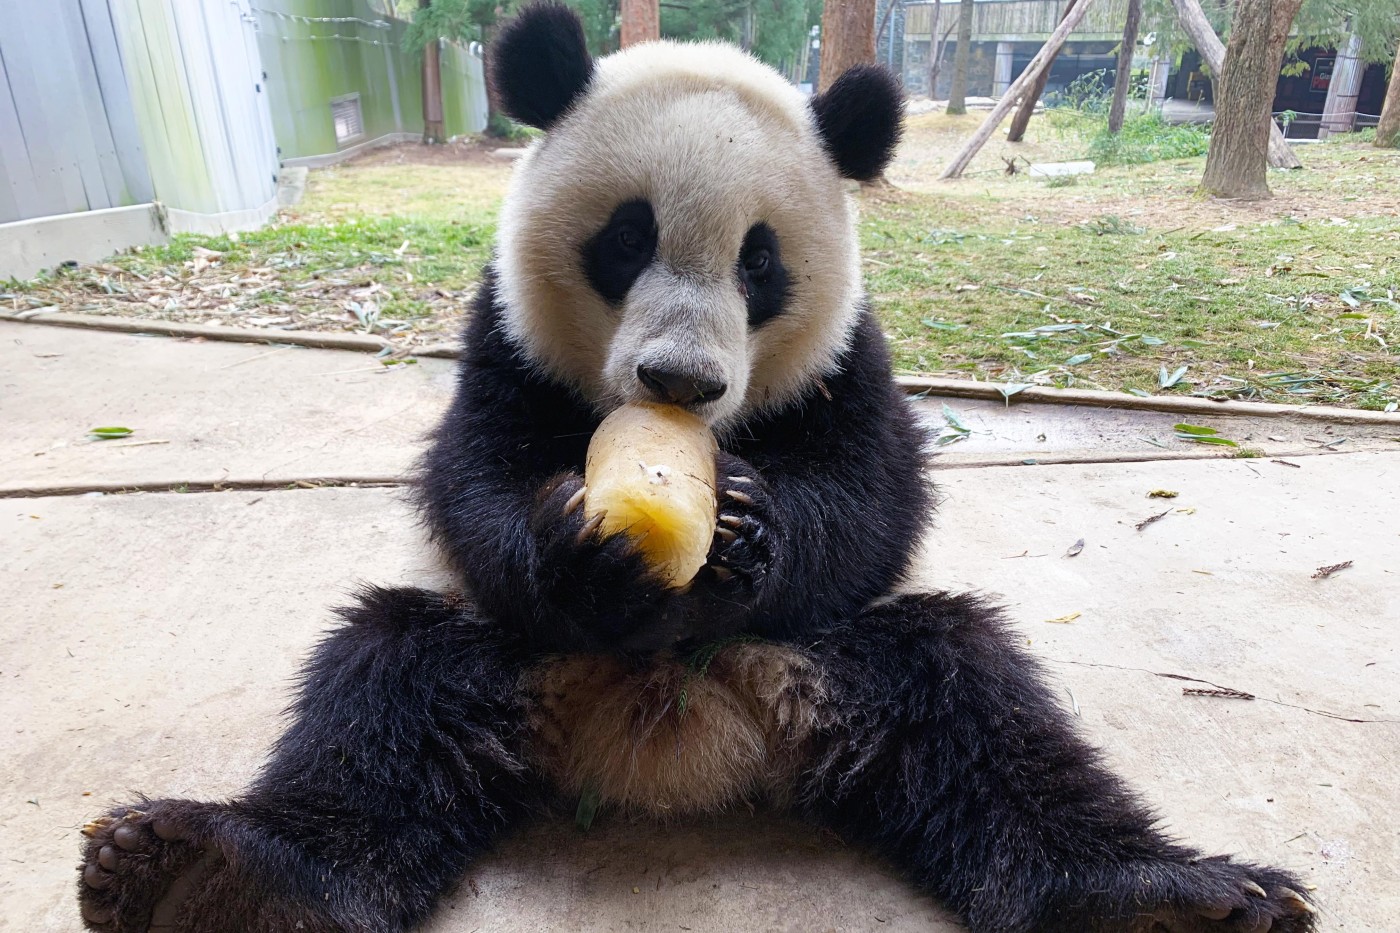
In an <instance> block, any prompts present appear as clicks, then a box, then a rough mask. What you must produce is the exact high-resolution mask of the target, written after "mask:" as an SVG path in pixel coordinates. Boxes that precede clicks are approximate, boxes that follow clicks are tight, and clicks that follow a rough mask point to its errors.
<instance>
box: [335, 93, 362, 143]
mask: <svg viewBox="0 0 1400 933" xmlns="http://www.w3.org/2000/svg"><path fill="white" fill-rule="evenodd" d="M331 119H332V120H334V121H335V141H336V143H337V144H339V145H344V144H345V143H348V142H351V141H352V140H356V139H359V138H360V137H361V136H363V135H365V121H364V118H363V117H362V116H361V114H360V95H359V94H346V95H345V96H344V97H334V98H331Z"/></svg>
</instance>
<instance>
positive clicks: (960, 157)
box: [938, 0, 1094, 180]
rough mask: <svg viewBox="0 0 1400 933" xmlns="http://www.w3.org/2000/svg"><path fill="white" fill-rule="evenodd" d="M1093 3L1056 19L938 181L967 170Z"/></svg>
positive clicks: (1082, 1)
mask: <svg viewBox="0 0 1400 933" xmlns="http://www.w3.org/2000/svg"><path fill="white" fill-rule="evenodd" d="M964 2H966V0H964ZM1093 2H1094V0H1080V2H1079V3H1077V4H1075V6H1074V9H1073V10H1068V11H1066V12H1065V16H1064V18H1063V19H1061V20H1060V25H1058V26H1056V27H1055V31H1054V32H1053V33H1051V34H1050V38H1049V39H1047V40H1045V45H1043V46H1041V48H1040V51H1039V52H1036V53H1035V58H1032V59H1031V62H1030V64H1029V65H1027V66H1026V70H1025V71H1023V72H1021V76H1020V77H1019V78H1017V79H1016V80H1015V81H1013V82H1011V87H1009V88H1007V89H1006V93H1005V94H1003V95H1001V100H999V101H997V103H996V106H995V107H993V108H992V112H991V113H990V114H988V115H987V119H986V120H984V121H982V125H981V126H980V127H978V128H977V132H976V133H973V134H972V138H971V139H969V140H968V141H967V142H966V143H965V144H964V145H963V147H962V150H961V151H960V152H959V153H958V154H957V155H956V156H954V157H953V161H952V162H950V163H948V167H947V168H945V169H944V170H943V174H942V175H939V176H938V177H939V179H940V180H942V179H948V178H957V177H958V176H959V175H961V174H962V173H963V169H965V168H967V165H968V163H969V162H971V161H972V157H973V156H975V155H977V152H978V150H980V149H981V148H982V147H983V146H984V145H986V143H987V140H988V139H989V138H990V137H991V135H992V133H993V132H995V131H996V128H997V127H998V126H1000V125H1001V121H1002V120H1004V119H1006V115H1007V113H1009V112H1010V111H1011V108H1012V106H1013V105H1014V104H1015V103H1016V100H1017V98H1019V97H1020V96H1021V95H1023V94H1026V93H1028V92H1029V90H1030V87H1031V85H1032V84H1034V83H1035V82H1036V80H1037V79H1038V78H1039V77H1040V76H1041V74H1042V73H1043V72H1045V71H1048V70H1049V68H1050V63H1051V62H1052V61H1054V60H1055V56H1056V55H1058V54H1060V49H1061V48H1063V47H1064V44H1065V40H1066V39H1068V38H1069V34H1070V33H1071V32H1073V31H1074V27H1076V26H1078V25H1079V22H1080V20H1082V19H1084V14H1085V13H1087V12H1089V7H1090V5H1091V4H1092V3H1093Z"/></svg>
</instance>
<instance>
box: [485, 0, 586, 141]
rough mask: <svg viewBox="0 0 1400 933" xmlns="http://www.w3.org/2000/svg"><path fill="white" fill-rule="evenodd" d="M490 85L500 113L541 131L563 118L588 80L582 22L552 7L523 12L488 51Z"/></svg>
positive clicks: (539, 5)
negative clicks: (504, 113) (501, 111)
mask: <svg viewBox="0 0 1400 933" xmlns="http://www.w3.org/2000/svg"><path fill="white" fill-rule="evenodd" d="M490 65H491V86H492V88H493V89H494V91H495V93H496V99H497V101H498V103H499V104H500V107H501V109H502V110H504V111H505V112H506V113H508V114H509V115H510V116H512V117H514V118H515V119H516V120H518V121H520V122H521V123H524V124H527V125H529V126H533V127H535V128H536V129H541V130H547V129H549V128H550V127H551V126H553V125H554V124H555V123H557V122H558V121H559V119H560V118H561V117H562V116H564V114H566V113H568V111H569V108H570V107H572V106H573V105H574V101H576V100H578V99H579V97H581V96H582V95H583V92H584V91H585V90H587V89H588V83H589V82H590V81H591V80H592V79H593V59H592V58H591V57H590V56H589V54H588V44H587V42H586V41H585V40H584V37H583V23H582V22H581V21H580V20H579V18H578V16H577V15H576V14H575V13H574V12H573V11H572V10H570V9H569V8H568V7H566V6H563V5H561V4H558V3H553V2H543V3H536V4H534V5H532V6H529V7H526V8H525V9H524V10H523V11H522V12H521V13H520V15H519V16H517V17H515V18H514V19H512V20H511V21H510V22H509V23H507V24H506V25H505V26H504V27H503V28H502V30H501V34H500V36H499V37H498V38H497V39H496V41H495V42H494V43H493V44H492V46H491V52H490Z"/></svg>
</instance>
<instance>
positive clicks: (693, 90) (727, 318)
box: [491, 4, 902, 427]
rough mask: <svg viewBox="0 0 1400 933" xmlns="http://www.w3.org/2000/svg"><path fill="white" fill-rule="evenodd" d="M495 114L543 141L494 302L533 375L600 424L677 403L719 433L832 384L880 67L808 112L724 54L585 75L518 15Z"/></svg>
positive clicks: (889, 147) (570, 49) (502, 61)
mask: <svg viewBox="0 0 1400 933" xmlns="http://www.w3.org/2000/svg"><path fill="white" fill-rule="evenodd" d="M491 67H492V78H493V84H494V87H495V91H496V94H497V96H498V100H499V102H500V104H501V106H502V108H503V109H504V110H505V111H506V112H507V113H508V114H510V115H511V116H512V117H514V118H515V119H516V120H519V121H520V122H522V123H526V124H528V125H531V126H534V127H537V128H539V129H541V130H544V131H545V135H544V136H543V137H542V138H541V139H539V140H537V141H536V142H535V143H534V145H533V146H531V148H530V150H529V151H528V153H527V154H526V155H525V156H524V157H523V158H522V159H521V160H520V162H519V163H518V164H517V167H516V171H515V174H514V177H513V179H512V182H511V186H510V189H509V192H508V194H507V196H506V201H505V204H504V207H503V208H502V212H501V219H500V233H499V240H498V244H497V256H496V273H497V293H496V295H497V299H498V301H499V302H500V304H501V305H502V307H503V309H504V310H503V317H504V320H503V324H504V326H505V328H506V330H507V333H508V334H509V335H510V337H511V339H512V341H513V342H514V343H515V344H516V345H517V347H519V348H520V350H521V351H522V352H523V353H524V354H525V356H526V357H527V358H528V360H529V362H530V364H531V365H532V366H533V367H535V368H536V369H537V370H539V371H541V372H543V373H545V374H547V375H548V376H550V377H552V378H553V379H555V380H556V381H559V382H562V383H564V384H566V385H568V386H570V387H571V388H573V389H574V390H576V391H577V392H578V393H579V394H580V395H581V396H582V397H583V398H584V399H585V400H587V401H588V402H589V403H590V404H591V405H593V406H594V407H595V408H596V409H597V410H598V411H599V412H600V413H606V412H608V411H610V410H611V409H612V408H614V407H616V406H617V405H618V404H621V403H623V402H630V401H663V402H674V403H677V404H681V405H685V406H688V407H690V408H692V409H693V410H694V411H695V412H696V413H697V414H699V415H701V416H702V417H703V418H705V419H706V420H707V421H708V422H709V423H710V424H712V425H714V426H716V427H724V426H726V425H733V424H735V423H736V422H738V421H739V420H742V419H743V418H745V417H748V416H749V415H751V414H755V413H759V412H763V411H765V410H771V409H773V408H776V407H778V406H780V405H783V404H784V403H788V402H791V401H793V400H795V399H797V398H799V397H800V396H802V395H803V394H804V393H806V392H807V391H809V390H810V389H811V388H813V387H814V385H815V383H816V380H818V379H819V378H821V376H822V375H824V374H826V373H829V372H831V371H832V370H833V369H834V367H835V366H836V363H837V359H838V357H839V356H840V354H841V353H842V351H843V350H844V349H845V347H846V345H847V342H848V341H849V339H850V333H851V330H852V327H853V326H854V323H855V320H856V317H857V315H858V313H859V309H860V304H861V301H862V292H861V286H860V265H859V258H858V255H857V244H856V235H855V228H854V225H853V218H852V212H851V209H850V207H849V205H848V204H847V198H846V192H845V185H844V182H843V179H846V178H854V179H862V180H865V179H870V178H874V177H876V176H878V175H879V174H880V172H881V171H882V170H883V169H884V167H885V165H886V164H887V163H888V161H889V159H890V157H891V155H892V153H893V150H894V146H895V144H896V143H897V141H898V137H899V132H900V114H901V110H902V104H901V99H900V94H899V89H898V87H897V85H896V84H895V82H894V80H893V78H891V77H890V76H889V75H888V74H887V73H886V72H884V71H882V70H880V69H876V68H869V67H858V68H855V69H852V70H851V71H848V72H847V73H846V74H845V75H843V76H842V77H841V78H840V80H838V81H837V82H836V83H835V84H834V85H833V86H832V87H831V89H830V90H828V91H827V92H826V93H824V94H822V95H819V96H817V97H815V98H811V99H808V98H806V97H804V96H803V95H802V94H801V92H799V91H798V90H797V89H796V88H794V87H792V86H791V85H790V84H788V83H787V82H786V81H785V80H784V79H783V78H782V77H781V76H780V75H779V74H778V73H777V72H775V71H773V70H772V69H770V68H768V67H767V66H766V65H763V64H761V63H760V62H758V61H757V60H755V59H753V58H752V57H750V56H748V55H746V54H745V53H743V52H741V51H739V50H738V49H736V48H733V47H731V46H728V45H723V44H718V43H700V44H688V43H687V44H682V43H674V42H664V41H663V42H652V43H648V44H645V45H639V46H634V47H632V48H629V49H626V50H624V51H621V52H618V53H615V54H613V55H609V56H607V57H605V58H602V59H599V60H597V61H594V60H592V59H591V58H590V57H589V54H588V51H587V48H586V46H585V44H584V37H583V29H582V26H581V24H580V23H579V20H578V18H577V17H576V16H575V15H574V14H573V13H572V12H571V11H569V10H568V9H566V8H564V7H561V6H557V5H553V4H543V5H537V6H534V7H531V8H529V9H527V10H526V11H525V12H523V13H522V14H520V15H519V16H518V17H517V18H516V19H515V20H514V21H512V22H511V23H510V24H509V25H508V26H507V27H506V28H505V29H504V30H503V32H502V34H501V36H500V38H499V39H498V40H497V42H496V44H495V46H494V47H493V49H492V55H491Z"/></svg>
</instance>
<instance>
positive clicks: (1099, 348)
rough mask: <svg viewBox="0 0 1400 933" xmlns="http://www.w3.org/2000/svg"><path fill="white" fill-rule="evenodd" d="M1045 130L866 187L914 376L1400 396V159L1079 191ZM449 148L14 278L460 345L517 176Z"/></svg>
mask: <svg viewBox="0 0 1400 933" xmlns="http://www.w3.org/2000/svg"><path fill="white" fill-rule="evenodd" d="M1047 116H1048V119H1044V120H1037V121H1035V122H1033V123H1032V131H1033V133H1035V132H1038V133H1039V137H1038V138H1033V139H1030V140H1028V144H1029V145H1030V146H1031V148H1030V149H1021V150H1012V149H1008V148H997V147H998V145H1000V146H1001V147H1006V146H1008V145H1009V144H1004V143H1001V144H996V143H994V144H989V146H988V147H987V150H988V151H987V153H986V155H985V157H979V158H985V161H984V162H983V163H982V164H984V165H988V166H989V167H990V169H991V170H985V171H983V172H982V173H981V174H980V175H978V176H976V177H969V178H968V179H965V180H964V181H961V182H958V183H955V184H951V185H950V184H946V183H944V184H940V183H937V182H934V181H933V180H932V179H933V178H934V177H935V176H936V171H934V170H935V169H936V168H937V167H938V166H939V165H940V164H941V163H942V162H943V161H944V160H945V159H946V154H947V152H948V151H951V149H952V148H955V147H956V146H957V145H958V144H960V143H961V140H962V139H963V138H964V137H965V135H966V132H968V131H969V130H968V127H969V126H970V125H973V124H975V123H976V122H977V118H976V116H975V115H973V116H970V117H967V118H956V119H955V118H947V117H944V116H943V115H941V114H939V115H933V116H930V117H922V118H917V119H916V120H915V121H912V125H911V131H910V134H909V137H908V141H907V142H906V147H905V150H904V152H902V153H901V161H900V162H899V163H897V165H896V167H895V169H894V170H892V177H893V178H894V180H895V182H896V183H897V184H898V185H899V186H900V188H898V189H892V190H891V189H884V190H880V189H877V190H873V191H870V192H864V193H862V194H861V195H859V196H858V197H859V203H860V220H859V235H860V239H861V244H862V247H863V249H864V253H865V274H866V281H867V285H868V288H869V291H870V293H871V300H872V304H873V306H874V307H875V309H876V311H877V313H878V314H879V315H880V317H881V319H882V321H883V323H884V325H885V328H886V331H887V333H888V334H889V335H890V338H891V343H892V347H893V351H894V357H895V365H896V367H897V368H898V369H899V371H901V372H904V373H936V374H944V375H955V376H961V377H965V378H977V379H984V380H994V381H1000V382H1011V383H1032V384H1047V385H1057V386H1080V387H1090V388H1102V389H1110V390H1122V391H1130V392H1135V393H1139V394H1199V395H1206V396H1211V397H1235V398H1247V399H1265V400H1270V401H1295V402H1328V403H1331V404H1341V405H1350V406H1357V407H1364V408H1381V409H1383V408H1386V407H1387V406H1388V405H1391V404H1393V403H1397V402H1400V388H1397V382H1400V355H1397V350H1400V216H1397V213H1396V211H1395V208H1394V200H1393V197H1391V200H1390V201H1389V202H1387V201H1385V198H1386V197H1388V195H1387V194H1386V192H1393V191H1396V190H1400V153H1396V152H1385V151H1382V150H1376V149H1374V148H1370V147H1365V146H1361V145H1358V144H1356V143H1354V142H1343V143H1327V144H1320V145H1314V146H1309V147H1306V148H1303V149H1301V150H1300V153H1301V155H1302V157H1303V159H1304V162H1305V163H1306V165H1307V167H1306V168H1305V169H1304V170H1303V171H1299V172H1293V173H1277V172H1275V173H1271V174H1270V183H1271V184H1272V185H1273V186H1274V188H1275V191H1276V193H1277V194H1278V198H1276V199H1275V200H1274V201H1271V202H1266V203H1264V204H1261V205H1239V204H1233V205H1232V204H1222V203H1218V202H1204V201H1200V200H1198V199H1196V198H1195V196H1194V188H1195V185H1196V183H1197V181H1198V180H1199V178H1200V172H1201V168H1202V163H1203V159H1202V158H1201V157H1199V156H1197V157H1194V158H1185V159H1177V160H1173V161H1155V162H1150V163H1138V164H1127V165H1122V166H1117V167H1111V168H1107V169H1100V170H1099V171H1096V172H1095V173H1094V174H1093V175H1083V176H1075V177H1074V179H1073V181H1072V183H1070V182H1063V181H1057V180H1055V179H1050V180H1045V179H1032V178H1028V177H1027V176H1025V175H1015V176H1005V175H1004V174H1003V173H1002V172H1001V171H1000V162H1001V159H1000V156H1001V155H1002V153H1003V152H1008V151H1019V152H1021V153H1023V154H1026V155H1028V156H1029V158H1030V159H1042V160H1043V159H1047V158H1082V157H1084V155H1085V153H1086V150H1087V149H1091V148H1092V146H1094V145H1095V139H1096V137H1095V136H1094V129H1095V127H1096V126H1097V125H1098V123H1097V122H1096V120H1095V119H1091V118H1085V117H1084V116H1083V115H1069V116H1065V115H1059V114H1050V115H1047ZM945 121H947V122H945ZM1128 125H1129V127H1131V128H1133V129H1132V131H1131V132H1129V131H1126V130H1125V134H1124V139H1123V140H1122V141H1121V142H1120V143H1119V146H1120V155H1121V153H1122V152H1126V151H1128V150H1130V149H1132V148H1133V147H1139V146H1140V145H1158V144H1159V143H1161V139H1162V137H1163V133H1162V132H1159V131H1160V127H1155V128H1154V127H1153V126H1152V125H1151V124H1150V123H1149V122H1146V121H1145V120H1144V119H1143V118H1139V119H1137V120H1134V121H1130V122H1129V124H1128ZM1192 132H1194V131H1192ZM1166 135H1168V136H1171V137H1172V138H1173V139H1175V138H1176V137H1177V135H1179V134H1177V131H1176V130H1175V129H1172V130H1169V131H1166ZM1154 140H1156V142H1153V141H1154ZM1178 141H1179V140H1178ZM1174 144H1175V143H1173V145H1174ZM1162 145H1165V144H1162ZM1161 151H1163V152H1165V151H1167V150H1165V149H1163V150H1161ZM424 158H428V159H429V161H428V162H427V164H423V163H422V161H421V160H423V159H424ZM456 158H458V161H456V162H452V161H446V160H444V159H441V158H437V157H436V156H431V157H425V156H423V155H422V154H421V153H420V152H419V151H418V150H416V149H414V147H406V148H405V149H404V150H402V151H392V150H391V151H389V152H387V153H385V154H383V155H381V156H378V157H375V158H372V159H367V160H362V161H359V162H355V163H350V164H347V165H343V166H339V167H337V168H334V169H328V170H323V171H319V172H316V173H313V175H312V178H311V184H310V186H309V189H308V196H307V199H306V200H305V201H304V202H303V203H302V204H301V205H300V206H298V207H297V208H296V209H295V210H294V211H292V212H289V213H287V214H285V215H284V217H283V219H282V221H281V223H279V224H278V225H276V226H272V227H269V228H266V229H263V230H260V231H256V232H253V233H245V234H242V235H241V236H238V237H212V238H210V237H188V236H182V237H178V238H176V240H175V241H174V242H173V243H171V244H170V245H169V246H166V247H162V248H156V249H145V250H142V251H140V252H135V253H129V254H126V255H123V256H119V257H116V258H114V259H112V260H110V261H108V262H106V263H101V264H97V265H94V266H90V267H83V268H81V269H78V270H74V271H71V272H65V273H60V274H58V275H56V276H53V277H50V278H47V279H40V280H37V281H35V282H32V283H27V284H24V285H21V286H19V287H18V288H11V289H10V290H9V291H10V293H11V294H10V295H8V296H7V303H15V304H23V303H28V304H31V305H39V304H42V305H47V304H57V305H59V306H61V307H63V308H64V309H65V310H73V311H79V312H89V313H108V314H127V315H138V316H154V317H167V318H172V319H176V320H195V321H203V320H221V321H226V322H227V323H234V324H238V323H246V322H247V320H248V318H249V317H250V316H251V317H252V318H253V322H254V323H256V319H257V318H258V317H264V318H272V317H276V316H279V315H280V316H286V317H290V318H292V319H293V320H295V321H296V322H297V326H303V327H308V328H328V329H343V330H373V331H375V332H379V333H383V334H386V335H387V336H389V337H390V339H392V340H395V341H396V342H399V343H401V344H403V345H404V346H406V347H409V348H412V347H413V346H420V345H422V344H425V343H429V342H440V341H442V340H445V339H450V337H451V335H452V333H453V332H454V331H455V330H456V329H457V327H458V326H459V321H460V317H461V315H462V314H463V313H464V309H465V307H466V305H467V302H468V300H469V296H470V290H471V288H472V286H473V285H474V283H475V282H476V281H477V279H478V277H479V274H480V269H481V266H482V264H483V263H484V262H485V261H486V259H487V258H488V256H489V252H490V247H491V241H492V238H493V236H494V234H495V216H496V211H497V209H498V207H499V204H500V200H501V198H502V196H503V193H504V189H505V185H506V182H507V179H508V176H509V167H508V166H507V165H505V164H502V163H498V162H495V161H493V160H490V159H487V158H485V157H471V158H466V157H456ZM414 159H419V160H420V162H417V163H415V162H414V161H413V160H414ZM1126 161H1132V160H1131V159H1126ZM1387 204H1389V207H1388V208H1387ZM1294 214H1296V217H1295V216H1294ZM201 250H212V251H214V252H215V253H217V254H219V255H217V256H215V257H210V256H208V255H206V254H202V253H201ZM371 305H372V306H373V313H372V314H371V315H370V319H368V320H367V319H366V318H365V317H364V316H363V312H364V310H365V309H366V308H368V307H371ZM357 309H358V310H357ZM274 326H275V325H274ZM1182 367H1185V372H1184V373H1183V374H1182V375H1180V376H1179V377H1178V378H1175V379H1174V378H1172V377H1173V376H1174V375H1175V374H1177V373H1178V371H1179V370H1181V369H1182Z"/></svg>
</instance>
